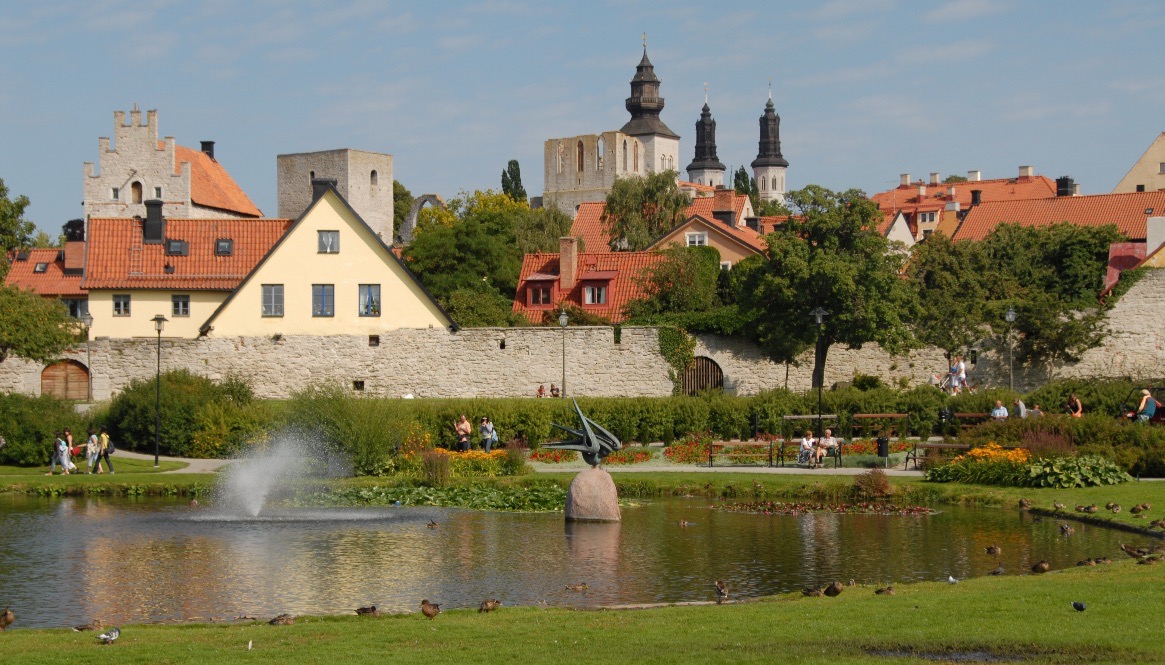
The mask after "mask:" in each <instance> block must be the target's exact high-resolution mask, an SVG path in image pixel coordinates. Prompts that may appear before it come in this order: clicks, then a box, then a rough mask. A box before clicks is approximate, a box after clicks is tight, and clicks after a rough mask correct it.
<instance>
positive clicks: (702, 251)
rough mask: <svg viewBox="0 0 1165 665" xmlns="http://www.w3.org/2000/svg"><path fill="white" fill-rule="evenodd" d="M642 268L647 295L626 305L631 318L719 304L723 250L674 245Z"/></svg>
mask: <svg viewBox="0 0 1165 665" xmlns="http://www.w3.org/2000/svg"><path fill="white" fill-rule="evenodd" d="M661 254H662V255H663V258H662V260H661V261H660V262H659V263H656V264H655V265H653V266H650V267H648V268H646V269H644V270H643V273H642V274H641V275H640V281H641V282H642V283H643V290H644V292H645V295H644V297H643V298H641V299H638V300H633V301H631V302H630V303H628V304H627V314H628V318H631V319H637V318H647V317H652V316H654V315H667V314H685V313H690V312H706V311H708V310H710V309H712V308H714V307H716V306H718V305H720V298H719V294H718V289H717V287H718V286H719V278H720V273H721V272H722V271H721V270H720V252H719V251H717V250H716V248H714V247H685V246H683V245H675V246H673V247H669V248H667V249H665V250H664V251H663V252H661Z"/></svg>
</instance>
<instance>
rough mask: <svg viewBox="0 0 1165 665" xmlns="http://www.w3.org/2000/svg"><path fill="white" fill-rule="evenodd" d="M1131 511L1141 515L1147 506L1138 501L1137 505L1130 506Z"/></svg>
mask: <svg viewBox="0 0 1165 665" xmlns="http://www.w3.org/2000/svg"><path fill="white" fill-rule="evenodd" d="M1129 512H1130V513H1132V514H1134V515H1140V514H1141V513H1143V512H1145V506H1144V505H1143V504H1139V503H1138V504H1137V505H1135V506H1133V507H1132V508H1129Z"/></svg>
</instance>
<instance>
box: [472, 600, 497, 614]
mask: <svg viewBox="0 0 1165 665" xmlns="http://www.w3.org/2000/svg"><path fill="white" fill-rule="evenodd" d="M501 605H502V601H500V600H498V599H497V598H486V599H485V600H483V601H481V605H478V606H477V613H478V614H481V613H482V612H486V613H487V614H488V613H489V612H493V611H494V610H496V609H497V608H499V607H501Z"/></svg>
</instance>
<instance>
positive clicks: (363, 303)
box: [360, 284, 380, 316]
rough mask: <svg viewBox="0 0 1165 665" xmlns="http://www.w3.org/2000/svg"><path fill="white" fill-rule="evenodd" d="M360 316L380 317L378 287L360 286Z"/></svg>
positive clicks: (371, 285)
mask: <svg viewBox="0 0 1165 665" xmlns="http://www.w3.org/2000/svg"><path fill="white" fill-rule="evenodd" d="M360 316H380V285H379V284H361V285H360Z"/></svg>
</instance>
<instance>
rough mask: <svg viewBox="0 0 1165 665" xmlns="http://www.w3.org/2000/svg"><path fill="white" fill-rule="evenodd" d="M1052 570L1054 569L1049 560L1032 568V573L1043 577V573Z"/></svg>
mask: <svg viewBox="0 0 1165 665" xmlns="http://www.w3.org/2000/svg"><path fill="white" fill-rule="evenodd" d="M1051 569H1052V564H1050V563H1048V560H1047V559H1044V560H1043V561H1040V562H1039V563H1037V564H1035V565H1034V566H1032V572H1033V573H1035V574H1036V575H1041V574H1043V573H1046V572H1048V571H1049V570H1051Z"/></svg>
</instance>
